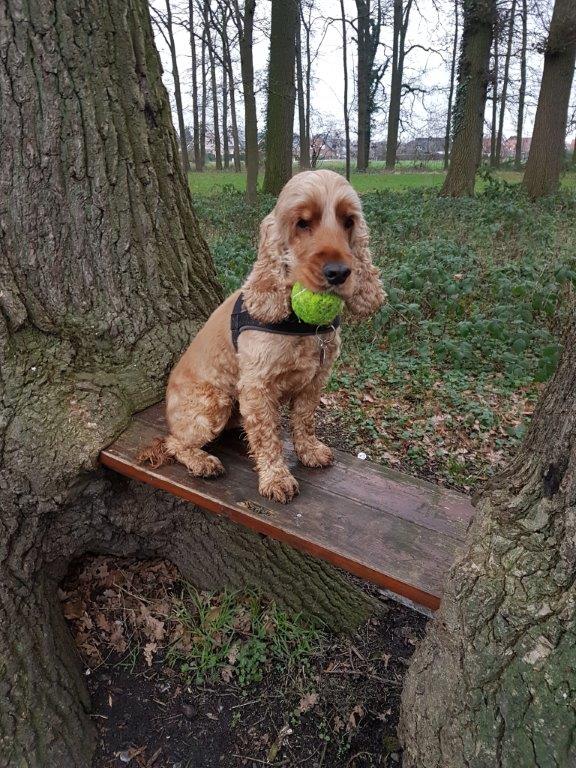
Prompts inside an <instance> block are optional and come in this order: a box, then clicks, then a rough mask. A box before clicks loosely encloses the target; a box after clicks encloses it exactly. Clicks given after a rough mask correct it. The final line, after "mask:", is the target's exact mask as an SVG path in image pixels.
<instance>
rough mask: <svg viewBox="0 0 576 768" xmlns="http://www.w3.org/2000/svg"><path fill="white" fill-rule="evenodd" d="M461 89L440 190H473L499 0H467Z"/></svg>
mask: <svg viewBox="0 0 576 768" xmlns="http://www.w3.org/2000/svg"><path fill="white" fill-rule="evenodd" d="M462 9H463V12H464V26H463V30H462V41H461V52H460V61H459V64H458V90H457V93H456V106H455V109H454V116H453V135H454V140H453V144H452V153H451V157H450V165H449V168H448V173H447V175H446V179H445V181H444V185H443V187H442V190H441V192H440V194H442V195H446V196H451V197H460V196H463V195H473V194H474V181H475V178H476V170H477V168H478V165H479V163H480V157H481V149H482V133H483V126H484V109H485V106H486V90H487V87H488V80H489V71H488V70H489V63H490V48H491V45H492V35H493V29H494V23H495V19H496V0H464V3H463V7H462Z"/></svg>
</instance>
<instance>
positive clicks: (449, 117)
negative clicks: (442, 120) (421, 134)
mask: <svg viewBox="0 0 576 768" xmlns="http://www.w3.org/2000/svg"><path fill="white" fill-rule="evenodd" d="M458 5H459V0H454V38H453V41H452V60H451V64H450V86H449V88H448V114H447V116H446V133H445V134H444V169H446V168H448V160H449V157H450V135H451V132H452V105H453V102H454V86H455V84H456V63H457V61H458V25H459V22H460V13H459V11H458Z"/></svg>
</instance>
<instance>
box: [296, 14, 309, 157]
mask: <svg viewBox="0 0 576 768" xmlns="http://www.w3.org/2000/svg"><path fill="white" fill-rule="evenodd" d="M296 92H297V94H298V129H299V138H300V157H299V159H298V167H299V169H300V170H301V171H305V170H307V169H308V168H310V139H309V136H308V135H307V133H306V96H305V93H304V75H303V73H302V23H301V19H300V14H299V18H298V27H297V33H296Z"/></svg>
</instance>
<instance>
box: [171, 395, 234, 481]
mask: <svg viewBox="0 0 576 768" xmlns="http://www.w3.org/2000/svg"><path fill="white" fill-rule="evenodd" d="M233 405H234V398H233V397H231V396H230V395H228V394H227V393H226V392H224V391H223V390H221V389H218V387H215V386H213V385H212V384H207V383H194V382H186V384H178V385H173V386H169V387H168V392H167V394H166V416H167V420H168V426H169V428H170V434H169V435H168V437H166V438H165V439H164V444H163V447H164V451H165V453H166V454H167V455H168V456H171V457H173V458H174V459H176V460H177V461H179V462H180V463H181V464H183V465H184V466H185V467H186V468H187V469H188V470H189V471H190V472H191V473H192V474H193V475H195V476H196V477H216V476H217V475H221V474H222V473H223V472H224V467H223V465H222V462H221V461H220V459H218V458H217V457H216V456H212V455H211V454H210V453H207V452H206V451H204V450H202V448H203V446H205V445H206V444H207V443H210V442H211V441H212V440H214V439H215V438H216V437H218V435H219V434H220V432H222V430H223V429H224V427H225V426H226V423H227V422H228V419H229V418H230V415H231V413H232V408H233Z"/></svg>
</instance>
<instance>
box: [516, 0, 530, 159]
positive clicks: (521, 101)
mask: <svg viewBox="0 0 576 768" xmlns="http://www.w3.org/2000/svg"><path fill="white" fill-rule="evenodd" d="M527 47H528V0H522V42H521V44H520V90H519V91H518V119H517V122H516V152H515V156H514V167H515V168H516V170H517V171H519V170H520V169H521V168H522V136H523V130H524V105H525V103H526V51H527Z"/></svg>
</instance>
